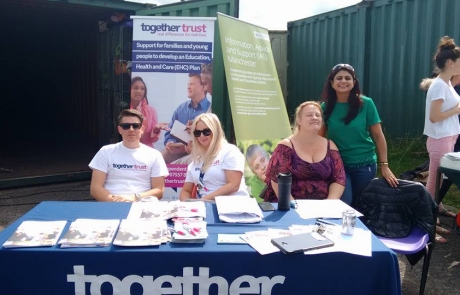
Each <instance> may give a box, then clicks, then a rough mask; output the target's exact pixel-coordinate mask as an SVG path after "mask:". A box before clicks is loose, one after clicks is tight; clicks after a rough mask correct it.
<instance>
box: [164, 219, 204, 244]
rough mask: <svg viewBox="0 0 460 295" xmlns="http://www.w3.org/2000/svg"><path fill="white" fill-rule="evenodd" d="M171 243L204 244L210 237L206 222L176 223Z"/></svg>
mask: <svg viewBox="0 0 460 295" xmlns="http://www.w3.org/2000/svg"><path fill="white" fill-rule="evenodd" d="M172 231H173V235H172V240H171V243H204V241H205V240H206V238H207V237H208V231H207V230H206V222H205V221H199V222H190V223H189V222H175V223H174V229H173V230H172Z"/></svg>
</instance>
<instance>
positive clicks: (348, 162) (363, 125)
mask: <svg viewBox="0 0 460 295" xmlns="http://www.w3.org/2000/svg"><path fill="white" fill-rule="evenodd" d="M361 98H362V100H363V106H362V108H361V110H360V111H359V113H358V115H357V116H356V118H354V119H353V120H352V121H351V122H350V123H349V124H348V125H345V122H344V121H343V118H345V116H346V115H347V113H348V107H349V105H348V103H340V102H337V103H336V104H335V107H334V110H333V111H332V114H331V116H330V117H329V120H328V121H327V122H325V124H326V125H327V138H329V139H331V140H332V141H333V142H334V143H335V144H336V145H337V147H338V149H339V152H340V156H341V157H342V160H343V164H344V165H345V166H348V167H360V166H365V165H370V164H374V163H375V162H377V155H376V154H375V144H374V142H373V141H372V138H371V135H370V132H369V127H370V126H372V125H375V124H377V123H380V122H381V120H380V117H379V114H378V112H377V108H376V107H375V104H374V102H373V101H372V99H371V98H369V97H366V96H363V95H362V96H361ZM321 107H322V109H323V111H324V110H325V109H326V105H325V103H324V102H323V103H322V104H321Z"/></svg>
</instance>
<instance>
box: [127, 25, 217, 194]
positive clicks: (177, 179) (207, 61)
mask: <svg viewBox="0 0 460 295" xmlns="http://www.w3.org/2000/svg"><path fill="white" fill-rule="evenodd" d="M131 18H132V19H133V45H132V49H133V53H132V74H131V78H132V79H131V100H130V108H133V109H138V110H139V111H141V112H142V114H143V115H144V117H145V119H146V123H144V134H143V136H142V138H141V142H142V143H144V144H146V145H149V146H151V147H154V148H155V149H157V150H159V151H161V152H162V154H163V157H164V159H165V161H166V164H167V165H168V169H169V176H168V177H167V178H166V180H165V186H166V189H165V193H164V198H165V199H168V200H174V199H177V198H178V197H179V192H180V188H181V187H182V186H183V184H184V180H185V174H186V171H187V164H188V163H189V161H190V157H189V156H188V154H187V152H186V150H185V145H186V143H188V141H189V140H190V138H189V137H188V136H190V135H188V134H186V132H185V133H184V129H185V128H184V127H185V126H184V125H187V124H188V123H189V122H191V121H192V120H193V119H194V118H195V117H196V116H198V115H199V114H201V113H204V112H209V111H211V102H212V80H211V79H212V57H213V46H214V44H213V43H214V22H215V18H209V17H207V18H202V17H156V16H132V17H131ZM202 77H203V78H202ZM205 79H207V80H206V81H205ZM197 104H198V106H197ZM192 105H193V106H192ZM190 110H193V112H191V111H190ZM177 131H180V133H177ZM175 132H176V133H175ZM166 145H168V148H165V147H166Z"/></svg>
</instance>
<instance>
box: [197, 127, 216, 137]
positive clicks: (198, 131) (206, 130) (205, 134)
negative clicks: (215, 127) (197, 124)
mask: <svg viewBox="0 0 460 295" xmlns="http://www.w3.org/2000/svg"><path fill="white" fill-rule="evenodd" d="M201 133H203V135H204V136H209V135H211V134H212V131H211V129H209V128H206V129H203V130H195V131H193V135H195V137H200V136H201Z"/></svg>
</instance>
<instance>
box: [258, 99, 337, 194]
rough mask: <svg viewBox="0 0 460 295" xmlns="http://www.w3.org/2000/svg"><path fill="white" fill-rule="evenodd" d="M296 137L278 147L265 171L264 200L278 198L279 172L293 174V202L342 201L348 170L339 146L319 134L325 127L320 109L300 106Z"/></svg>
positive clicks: (311, 104)
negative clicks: (295, 200) (322, 127)
mask: <svg viewBox="0 0 460 295" xmlns="http://www.w3.org/2000/svg"><path fill="white" fill-rule="evenodd" d="M294 124H295V125H294V134H293V135H291V136H289V137H288V138H285V139H283V140H282V141H280V142H279V143H278V145H277V146H276V148H275V150H274V152H273V154H272V156H271V158H270V162H269V164H268V168H267V171H266V172H265V176H266V179H265V183H266V184H267V190H266V193H265V201H268V202H274V201H276V200H277V199H278V179H277V176H278V173H286V172H290V173H291V175H292V185H291V199H339V198H340V197H341V196H342V194H343V191H344V189H345V171H344V168H343V163H342V159H341V158H340V154H339V152H338V150H337V146H336V145H335V144H334V143H333V142H332V141H331V140H327V139H326V138H324V137H322V136H320V135H319V134H318V132H319V131H320V129H321V126H322V125H323V119H322V113H321V106H320V105H319V104H318V103H317V102H314V101H307V102H304V103H302V104H301V105H299V106H298V107H297V109H296V112H295V119H294Z"/></svg>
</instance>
